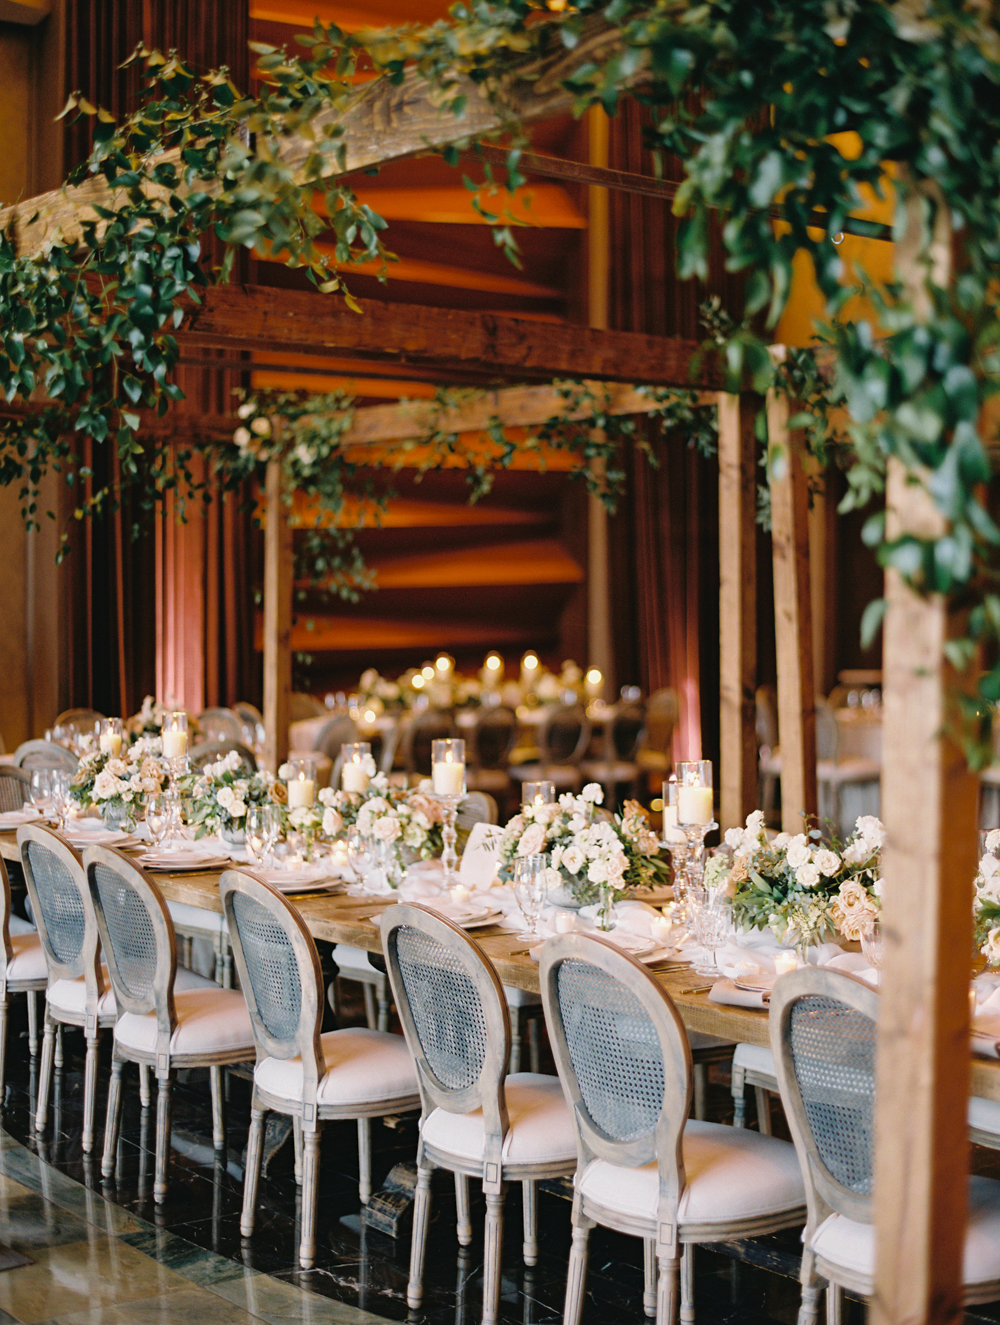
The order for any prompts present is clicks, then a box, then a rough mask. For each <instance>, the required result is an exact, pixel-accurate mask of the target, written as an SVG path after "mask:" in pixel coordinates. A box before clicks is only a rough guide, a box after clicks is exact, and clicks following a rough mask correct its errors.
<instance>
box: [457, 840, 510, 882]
mask: <svg viewBox="0 0 1000 1325" xmlns="http://www.w3.org/2000/svg"><path fill="white" fill-rule="evenodd" d="M502 838H503V829H502V828H501V827H500V826H499V825H498V824H482V823H480V824H473V825H472V831H471V832H470V833H469V840H468V842H466V844H465V851H464V853H463V855H462V863H461V865H460V866H459V870H458V877H459V878H460V879H461V881H462V883H463V884H464V885H465V887H466V888H468V890H469V892H470V893H474V892H477V891H478V892H485V891H486V889H487V888H489V886H490V885H491V884H492V882H493V876H494V874H495V873H496V866H497V857H498V856H499V854H500V841H501V839H502Z"/></svg>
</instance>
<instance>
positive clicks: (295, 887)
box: [269, 878, 343, 894]
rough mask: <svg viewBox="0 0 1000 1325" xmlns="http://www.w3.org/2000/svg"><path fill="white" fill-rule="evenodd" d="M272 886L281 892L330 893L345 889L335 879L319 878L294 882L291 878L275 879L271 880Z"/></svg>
mask: <svg viewBox="0 0 1000 1325" xmlns="http://www.w3.org/2000/svg"><path fill="white" fill-rule="evenodd" d="M269 882H270V884H271V887H272V888H277V890H278V892H279V893H289V894H292V893H295V894H298V893H328V892H343V889H342V888H341V887H340V885H339V884H338V883H337V881H336V880H335V879H330V878H326V879H317V880H316V881H315V882H314V883H293V882H292V880H291V879H288V880H287V881H285V882H283V883H276V882H275V881H274V880H273V879H271V880H269Z"/></svg>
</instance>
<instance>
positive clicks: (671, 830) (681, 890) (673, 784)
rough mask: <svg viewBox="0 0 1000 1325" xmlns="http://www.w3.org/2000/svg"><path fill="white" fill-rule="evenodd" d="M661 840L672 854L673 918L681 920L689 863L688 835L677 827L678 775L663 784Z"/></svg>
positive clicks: (673, 775)
mask: <svg viewBox="0 0 1000 1325" xmlns="http://www.w3.org/2000/svg"><path fill="white" fill-rule="evenodd" d="M661 840H662V842H663V846H664V849H665V850H667V851H669V852H670V864H671V867H672V876H673V885H674V907H673V917H674V919H675V920H680V919H681V918H682V917H683V914H684V904H685V900H686V899H685V877H684V866H685V865H686V863H687V852H688V840H687V834H686V833H685V832H684V830H683V829H682V828H678V826H677V775H676V774H671V776H670V779H669V780H668V781H667V782H664V784H663V828H662V836H661Z"/></svg>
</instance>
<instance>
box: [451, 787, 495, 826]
mask: <svg viewBox="0 0 1000 1325" xmlns="http://www.w3.org/2000/svg"><path fill="white" fill-rule="evenodd" d="M499 818H500V810H499V807H498V805H497V803H496V800H495V799H494V797H492V796H491V795H490V794H489V792H488V791H467V792H466V793H465V795H464V797H463V798H462V800H461V801H460V802H459V806H458V809H457V811H456V813H455V827H456V828H457V829H458V831H459V832H460V833H466V834H467V833H469V832H471V831H472V825H473V824H495V823H496V822H497V821H498V819H499Z"/></svg>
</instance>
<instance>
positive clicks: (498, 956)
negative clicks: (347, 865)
mask: <svg viewBox="0 0 1000 1325" xmlns="http://www.w3.org/2000/svg"><path fill="white" fill-rule="evenodd" d="M0 856H3V857H4V858H5V859H7V860H18V859H19V856H18V851H17V837H16V834H15V833H11V832H6V833H0ZM151 877H153V878H154V879H155V880H156V883H157V884H158V885H159V887H160V889H161V891H162V892H163V895H164V897H166V898H167V900H168V901H171V902H184V903H186V904H187V905H188V906H197V907H201V908H202V909H203V910H205V911H215V912H216V913H218V914H221V913H222V899H221V897H220V895H219V879H220V877H221V871H219V870H205V871H203V872H201V873H198V874H190V873H183V874H167V873H161V872H159V871H157V872H156V873H155V874H153V875H152V876H151ZM294 901H295V905H296V906H297V907H298V909H299V911H300V912H301V914H302V917H303V919H304V920H305V922H306V925H307V926H308V928H309V932H310V933H311V934H312V935H313V937H314V938H317V939H324V940H326V941H327V942H329V943H348V944H350V945H351V946H352V947H355V948H364V949H365V950H366V951H367V952H381V951H382V944H381V938H380V935H379V930H378V926H377V924H376V923H375V922H374V921H373V920H372V919H371V917H372V916H377V915H378V914H379V913H380V912H381V910H382V909H383V907H385V906H391V905H392V901H384V900H382V899H381V898H378V897H349V896H346V895H344V894H338V893H313V894H303V895H302V896H299V897H296V898H295V899H294ZM470 937H471V938H473V939H475V941H476V943H477V945H478V946H479V947H480V948H481V949H482V951H483V953H484V954H485V955H486V956H487V957H488V958H489V959H490V961H491V962H492V963H493V965H494V966H495V967H496V970H497V973H498V975H499V976H500V979H501V980H502V981H503V983H504V984H505V985H513V986H514V987H515V988H517V989H527V990H531V991H533V992H536V993H537V991H538V966H537V964H536V963H535V962H533V961H532V960H531V958H530V957H528V956H527V955H524V954H516V952H515V950H516V949H519V948H523V947H524V943H523V940H519V939H518V938H516V936H515V935H513V934H511V933H510V932H509V931H506V930H500V929H496V928H493V929H483V930H474V931H472V933H471V935H470ZM654 974H655V976H656V978H657V980H659V982H660V984H662V985H663V987H664V988H665V989H666V990H667V992H668V993H669V994H670V996H671V998H672V999H673V1001H674V1003H675V1004H676V1005H677V1009H678V1011H679V1012H680V1014H681V1018H682V1019H683V1021H684V1025H685V1026H686V1027H687V1028H688V1029H689V1030H692V1031H702V1032H704V1033H706V1034H708V1035H718V1036H720V1037H722V1038H723V1039H727V1040H733V1041H737V1042H740V1043H744V1044H759V1045H768V1044H769V1043H770V1040H769V1038H768V1026H767V1012H766V1011H763V1010H760V1011H758V1010H757V1009H755V1008H737V1007H730V1006H729V1005H726V1004H722V1003H713V1002H712V1001H711V1000H710V999H709V998H708V996H707V994H692V993H685V992H684V991H685V990H686V989H689V988H690V987H691V986H692V985H696V984H704V983H705V980H704V979H703V978H702V977H700V976H698V975H696V974H695V972H694V970H693V968H687V969H685V970H681V971H655V972H654ZM969 1088H970V1092H971V1093H972V1094H974V1095H979V1096H982V1097H984V1098H986V1099H993V1100H1000V1060H996V1059H986V1058H973V1059H972V1064H971V1079H970V1083H969Z"/></svg>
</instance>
